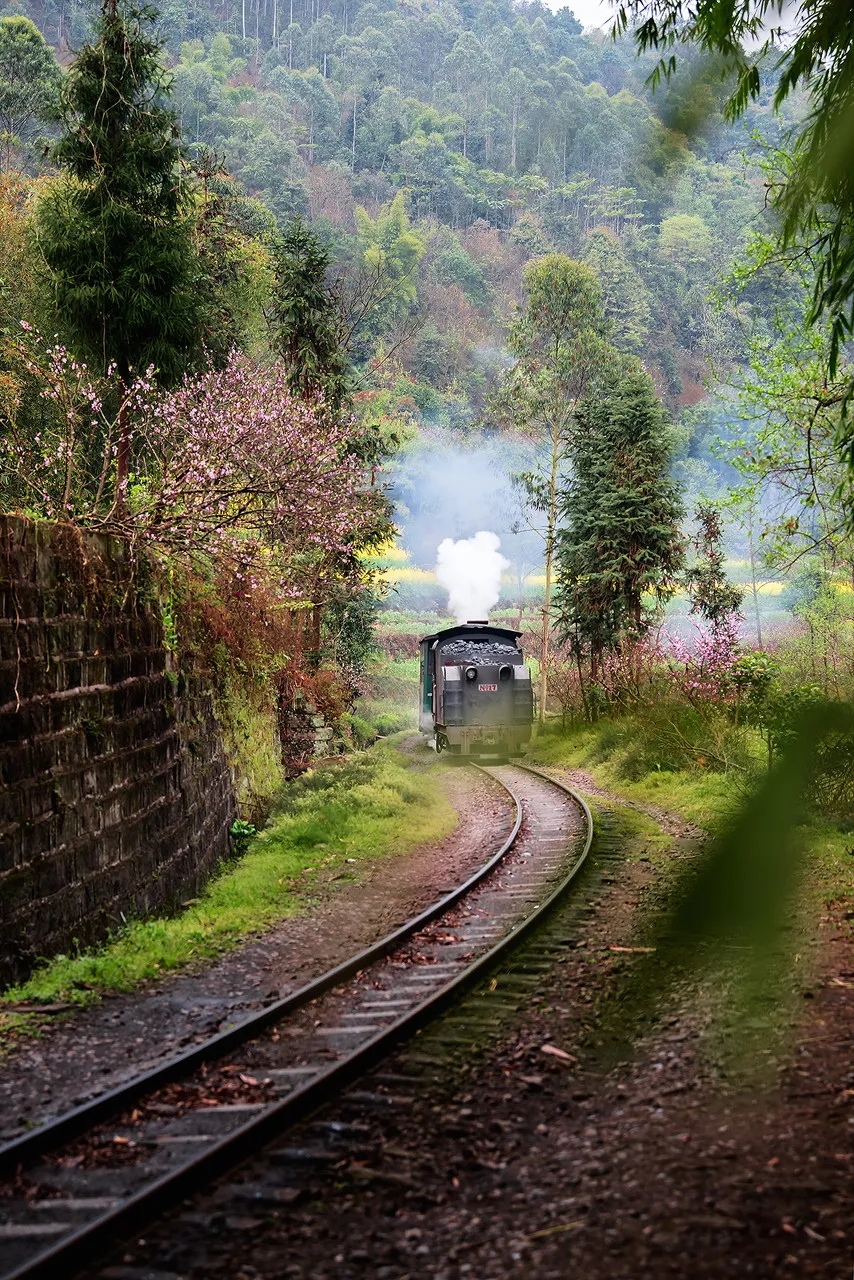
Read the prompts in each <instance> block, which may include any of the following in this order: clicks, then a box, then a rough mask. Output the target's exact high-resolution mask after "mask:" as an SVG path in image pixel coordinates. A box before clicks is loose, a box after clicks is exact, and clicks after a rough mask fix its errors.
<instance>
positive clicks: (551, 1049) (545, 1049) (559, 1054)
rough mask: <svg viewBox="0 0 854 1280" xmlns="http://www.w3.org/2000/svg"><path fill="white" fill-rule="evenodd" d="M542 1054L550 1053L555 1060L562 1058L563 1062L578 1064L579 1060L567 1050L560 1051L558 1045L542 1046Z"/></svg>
mask: <svg viewBox="0 0 854 1280" xmlns="http://www.w3.org/2000/svg"><path fill="white" fill-rule="evenodd" d="M540 1053H550V1054H551V1056H552V1057H553V1058H560V1060H561V1061H562V1062H577V1061H578V1059H577V1058H576V1057H574V1056H573V1055H572V1054H571V1053H567V1052H566V1050H565V1049H559V1048H558V1047H557V1045H556V1044H541V1045H540Z"/></svg>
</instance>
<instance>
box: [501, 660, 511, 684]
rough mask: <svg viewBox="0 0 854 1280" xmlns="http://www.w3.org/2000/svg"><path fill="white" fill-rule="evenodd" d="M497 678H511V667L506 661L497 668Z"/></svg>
mask: <svg viewBox="0 0 854 1280" xmlns="http://www.w3.org/2000/svg"><path fill="white" fill-rule="evenodd" d="M498 679H499V680H512V679H513V668H512V667H511V666H510V665H509V664H508V663H506V662H505V663H504V665H503V666H501V667H499V668H498Z"/></svg>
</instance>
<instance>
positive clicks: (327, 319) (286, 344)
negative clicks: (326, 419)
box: [270, 218, 348, 412]
mask: <svg viewBox="0 0 854 1280" xmlns="http://www.w3.org/2000/svg"><path fill="white" fill-rule="evenodd" d="M273 253H274V263H275V273H276V282H275V288H274V293H273V299H272V305H271V315H270V319H271V322H272V327H273V346H274V348H275V350H276V352H277V354H278V355H279V356H280V357H281V359H282V361H283V362H284V364H285V367H286V369H287V370H288V382H289V384H290V386H291V389H292V390H293V391H294V392H295V393H296V394H297V395H298V396H300V397H301V398H302V399H304V400H311V399H314V398H316V397H317V396H320V395H322V396H323V398H324V399H325V401H326V403H327V405H328V406H329V407H330V408H331V409H332V410H333V412H334V411H337V410H338V409H339V408H340V406H341V403H342V400H343V399H344V397H345V395H346V390H347V372H348V361H347V357H346V354H345V353H344V351H343V350H342V348H341V344H340V339H339V334H338V315H337V311H336V308H335V303H334V300H333V298H332V296H331V294H330V291H329V286H328V283H327V273H328V271H329V256H330V255H329V251H328V250H327V249H326V248H325V247H324V246H323V244H322V243H321V241H320V239H319V237H318V236H317V235H316V234H315V233H314V232H313V231H312V230H311V229H310V228H309V227H307V226H306V224H305V223H304V222H303V221H302V219H301V218H294V220H293V222H292V223H291V224H290V226H289V227H288V229H287V231H286V232H285V234H284V235H283V236H282V237H281V238H280V240H279V241H278V242H277V243H276V244H275V245H274V250H273Z"/></svg>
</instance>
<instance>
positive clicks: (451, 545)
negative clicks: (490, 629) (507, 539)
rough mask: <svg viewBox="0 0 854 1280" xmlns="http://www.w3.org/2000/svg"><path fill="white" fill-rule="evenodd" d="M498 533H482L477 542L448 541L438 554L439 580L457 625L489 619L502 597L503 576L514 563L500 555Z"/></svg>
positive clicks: (476, 539) (475, 540) (470, 539)
mask: <svg viewBox="0 0 854 1280" xmlns="http://www.w3.org/2000/svg"><path fill="white" fill-rule="evenodd" d="M500 546H501V539H500V538H499V537H498V534H496V533H487V532H486V531H485V530H483V529H482V530H481V531H480V533H476V534H475V535H474V537H473V538H460V539H459V540H458V541H457V542H454V540H453V538H445V540H444V541H443V542H441V543H440V544H439V550H438V552H437V554H436V577H437V578H438V580H439V582H440V583H441V584H442V586H443V587H444V588H445V589H446V591H447V592H448V607H449V609H450V611H451V613H453V614H454V616H455V617H456V619H457V622H472V621H475V620H477V619H484V620H485V619H486V618H487V617H488V616H489V611H490V609H491V608H492V607H493V605H495V604H497V603H498V597H499V595H500V593H501V575H502V573H503V572H504V570H505V569H509V567H510V561H509V560H505V559H504V556H503V555H502V554H501V552H500V551H499V549H498V548H499V547H500Z"/></svg>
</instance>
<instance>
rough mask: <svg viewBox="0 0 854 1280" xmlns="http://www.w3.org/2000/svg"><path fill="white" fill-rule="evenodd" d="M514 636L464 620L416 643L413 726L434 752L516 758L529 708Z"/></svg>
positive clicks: (525, 672)
mask: <svg viewBox="0 0 854 1280" xmlns="http://www.w3.org/2000/svg"><path fill="white" fill-rule="evenodd" d="M520 635H521V632H519V631H510V630H507V629H506V628H504V627H492V626H490V625H489V623H487V622H468V623H465V624H462V625H460V626H457V627H448V628H446V629H445V630H444V631H437V632H436V634H435V635H432V636H425V637H424V638H423V639H422V641H421V646H420V652H421V678H420V708H419V728H420V730H421V732H422V733H426V734H428V735H429V736H430V737H432V739H433V741H434V743H435V746H436V750H437V751H450V752H452V753H453V754H454V755H460V756H475V755H480V756H488V755H491V756H506V755H519V754H520V752H521V749H522V744H523V743H525V742H527V741H528V740H529V738H530V736H531V723H532V720H533V710H534V704H533V691H532V687H531V673H530V671H529V669H528V667H527V666H526V665H525V660H524V658H523V656H522V651H521V649H520V648H519V636H520Z"/></svg>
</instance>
